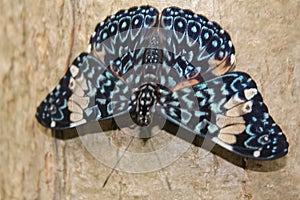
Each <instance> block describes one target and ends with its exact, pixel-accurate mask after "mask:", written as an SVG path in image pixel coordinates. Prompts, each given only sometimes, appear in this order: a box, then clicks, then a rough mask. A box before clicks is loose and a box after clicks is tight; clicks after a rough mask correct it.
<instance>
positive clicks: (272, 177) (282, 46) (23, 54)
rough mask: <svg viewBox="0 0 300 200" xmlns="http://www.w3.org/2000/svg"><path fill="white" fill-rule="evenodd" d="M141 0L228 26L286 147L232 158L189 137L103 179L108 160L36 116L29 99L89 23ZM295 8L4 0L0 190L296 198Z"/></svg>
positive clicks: (56, 195) (72, 52)
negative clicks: (154, 167)
mask: <svg viewBox="0 0 300 200" xmlns="http://www.w3.org/2000/svg"><path fill="white" fill-rule="evenodd" d="M141 4H150V5H153V6H155V7H156V8H158V9H159V10H162V9H163V8H165V7H167V6H170V5H176V6H179V7H182V8H189V9H192V10H193V11H195V12H196V13H201V14H204V15H206V16H207V17H208V18H209V19H210V20H213V21H217V22H218V23H220V24H221V25H222V27H223V28H224V29H226V30H227V31H228V32H229V33H230V35H231V37H232V40H233V43H234V44H235V47H236V55H237V68H236V70H239V71H244V72H247V73H249V74H250V75H251V76H252V77H253V79H254V80H256V82H257V84H258V87H259V89H260V91H261V93H262V94H263V97H264V100H265V103H266V104H267V105H268V107H269V110H270V113H271V115H272V116H273V118H274V119H275V121H276V122H277V123H278V124H279V125H280V126H281V127H282V129H283V131H284V133H285V134H286V135H287V137H288V141H289V143H290V149H289V150H290V152H289V154H288V155H287V156H286V157H284V158H282V159H279V160H275V161H265V162H262V161H260V162H258V161H251V160H249V159H248V160H242V159H241V160H238V158H237V160H236V159H235V157H233V158H230V156H227V157H226V156H224V157H223V156H222V155H221V154H222V153H221V154H220V155H218V154H213V153H209V152H206V150H204V149H202V148H199V147H196V146H192V147H191V148H190V149H189V150H188V151H187V152H186V153H185V154H183V156H182V157H181V158H180V159H178V160H176V162H174V163H172V164H171V165H169V166H168V167H166V168H164V170H159V171H156V172H150V173H143V174H130V173H124V172H118V171H116V172H115V173H114V174H113V175H112V176H111V178H110V180H109V182H108V183H107V185H106V187H105V188H102V184H103V182H104V180H105V179H106V177H107V175H108V174H109V172H110V170H111V169H110V168H109V167H106V166H105V165H103V164H101V163H100V162H99V161H98V160H96V159H95V158H93V156H91V155H90V154H89V153H88V151H86V150H85V148H84V147H83V145H82V143H81V140H80V138H78V137H75V138H72V139H68V140H62V139H57V138H55V137H53V133H52V132H51V130H49V129H45V128H43V127H42V126H41V125H39V124H38V123H37V121H36V120H35V117H34V114H35V111H36V106H37V105H38V104H39V103H40V101H41V100H42V99H43V98H44V97H45V95H46V94H47V93H48V92H49V91H51V90H52V89H53V87H54V86H55V85H56V84H57V82H58V80H59V79H60V77H61V76H62V75H63V73H64V71H65V69H66V67H67V66H68V65H69V63H70V62H71V61H72V60H73V59H74V58H75V56H76V55H78V54H79V53H80V52H82V51H84V50H86V47H87V44H88V42H89V38H90V35H91V34H92V33H93V30H94V27H95V26H96V24H97V23H98V22H100V21H101V20H103V19H104V18H105V17H106V16H107V15H111V14H113V13H115V12H116V11H118V10H119V9H126V8H129V7H131V6H133V5H141ZM299 13H300V4H299V1H295V0H290V1H288V0H285V1H284V0H272V1H257V2H256V1H236V0H227V1H221V0H220V1H218V0H214V1H200V0H192V1H178V0H170V1H168V2H165V1H155V2H151V1H142V0H140V1H119V0H116V1H111V2H108V1H104V0H99V1H68V0H65V1H64V0H56V1H31V0H27V1H9V0H7V1H4V0H1V6H0V20H1V21H0V39H1V42H0V63H1V67H0V79H1V83H2V84H1V89H0V96H1V99H0V106H1V113H0V119H1V120H0V121H1V135H0V160H1V162H2V163H1V165H0V189H1V190H0V199H297V198H299V195H300V192H299V191H300V165H299V163H300V162H299V152H300V151H299V150H300V148H299V144H300V143H299V137H297V135H298V134H299V128H300V120H299V110H300V106H299V95H300V93H299V90H300V89H299V88H300V85H299V83H300V82H299V79H300V75H299V74H300V70H299V69H300V68H299V64H300V55H299V52H300V40H299V35H300V28H299V27H300V18H299ZM63 134H66V133H63ZM240 163H242V164H241V165H242V166H244V167H241V165H240ZM166 180H168V181H169V183H170V185H171V189H169V188H168V184H167V181H166Z"/></svg>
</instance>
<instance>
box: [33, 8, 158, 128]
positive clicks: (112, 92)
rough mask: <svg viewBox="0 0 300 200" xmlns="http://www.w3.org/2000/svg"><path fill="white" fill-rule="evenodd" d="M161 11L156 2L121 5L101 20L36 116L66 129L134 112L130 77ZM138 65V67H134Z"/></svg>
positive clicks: (42, 120) (46, 123) (51, 126)
mask: <svg viewBox="0 0 300 200" xmlns="http://www.w3.org/2000/svg"><path fill="white" fill-rule="evenodd" d="M157 17H158V11H157V10H156V9H154V8H153V7H150V6H141V7H133V8H130V9H129V10H121V11H119V12H118V13H116V14H115V15H112V16H109V17H107V18H106V19H105V20H104V22H101V23H99V24H98V25H97V26H96V28H95V32H94V33H93V35H92V36H91V39H90V52H89V53H82V54H81V55H79V56H78V57H77V58H75V60H74V61H73V63H72V65H71V66H70V67H69V69H68V71H67V73H66V74H65V75H64V77H63V78H62V79H61V81H60V83H59V84H58V86H57V87H56V88H55V89H54V90H53V92H51V93H50V94H49V95H48V96H47V97H46V98H45V100H44V101H43V102H42V103H41V105H40V106H39V107H38V111H37V113H36V117H37V119H38V121H39V122H40V123H41V124H43V125H44V126H46V127H49V128H53V129H66V128H71V127H75V126H78V125H81V124H84V123H86V122H89V121H98V120H102V119H107V118H111V117H113V116H116V115H119V114H122V113H125V112H128V110H129V99H130V95H131V93H132V92H133V91H132V89H133V88H132V86H131V85H130V84H128V83H130V82H131V80H129V79H127V80H124V78H122V77H124V75H125V74H126V73H128V72H129V71H130V72H131V73H128V74H129V75H130V77H131V78H132V79H133V75H134V73H136V71H134V67H135V68H138V69H139V70H140V66H142V64H143V58H144V52H145V49H146V45H148V42H145V41H147V40H146V38H147V37H148V36H149V35H150V33H151V27H154V26H156V24H157V21H158V19H157ZM131 70H133V71H131Z"/></svg>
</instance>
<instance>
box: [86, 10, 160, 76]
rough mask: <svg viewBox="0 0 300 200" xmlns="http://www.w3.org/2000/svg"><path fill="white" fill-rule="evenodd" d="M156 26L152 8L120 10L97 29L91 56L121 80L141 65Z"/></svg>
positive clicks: (91, 40)
mask: <svg viewBox="0 0 300 200" xmlns="http://www.w3.org/2000/svg"><path fill="white" fill-rule="evenodd" d="M157 24H158V11H157V10H156V9H155V8H153V7H151V6H141V7H132V8H130V9H128V10H121V11H119V12H117V13H116V14H115V15H111V16H109V17H107V18H106V19H105V20H104V21H103V22H101V23H99V24H98V25H97V26H96V29H95V32H94V33H93V35H92V37H91V39H90V46H91V53H92V54H93V55H95V57H97V58H98V59H100V60H103V62H104V63H105V64H106V65H107V66H110V68H111V70H112V71H113V72H114V73H115V74H116V75H117V76H120V77H121V76H123V75H124V74H126V73H127V72H128V71H129V70H131V69H133V68H134V67H136V68H137V66H138V67H139V66H141V65H142V63H143V57H144V52H145V49H146V47H147V46H148V40H149V37H151V35H152V32H153V30H155V29H153V27H156V26H157ZM131 73H132V71H131Z"/></svg>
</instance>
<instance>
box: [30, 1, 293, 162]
mask: <svg viewBox="0 0 300 200" xmlns="http://www.w3.org/2000/svg"><path fill="white" fill-rule="evenodd" d="M89 47H90V51H89V52H87V53H81V54H80V55H79V56H78V57H76V58H75V60H74V61H73V63H72V64H71V66H70V67H69V68H68V71H67V72H66V74H65V75H64V76H63V77H62V79H61V80H60V82H59V84H58V85H57V86H56V87H55V89H54V90H53V91H52V92H51V93H49V94H48V96H47V97H46V98H45V99H44V100H43V102H42V103H41V104H40V106H39V107H38V108H37V113H36V118H37V120H38V121H39V122H40V123H41V124H42V125H44V126H45V127H48V128H51V129H67V128H71V127H76V126H79V125H82V124H85V123H88V122H92V121H100V120H104V119H108V118H113V117H115V116H118V115H123V114H125V113H129V114H130V116H131V118H132V120H133V121H134V122H135V123H136V124H137V125H139V126H148V125H149V124H150V123H151V122H152V116H153V113H154V112H155V113H159V114H160V115H161V116H162V117H164V118H165V119H166V120H169V121H171V122H172V123H175V124H177V125H179V126H181V127H183V128H184V129H186V130H188V131H190V132H192V133H194V134H196V135H199V136H202V137H206V138H209V139H210V140H211V141H213V142H214V143H217V144H218V145H220V146H222V147H223V148H225V149H228V150H229V151H232V152H234V153H236V154H239V155H241V156H244V157H249V158H254V159H275V158H279V157H282V156H284V155H285V154H287V152H288V143H287V141H286V137H285V135H284V134H283V133H282V130H281V129H280V127H279V126H278V125H277V124H276V123H275V122H274V120H273V118H272V117H271V116H270V115H269V114H268V108H267V107H266V105H265V104H264V103H263V99H262V96H261V94H260V92H259V91H258V89H257V86H256V84H255V82H254V81H253V80H252V78H251V77H250V76H249V75H248V74H246V73H244V72H231V71H232V69H233V68H234V67H235V55H234V53H235V49H234V46H233V44H232V42H231V39H230V36H229V34H228V33H227V32H226V31H225V30H223V29H222V28H221V27H220V26H219V25H218V24H217V23H215V22H211V21H209V20H208V19H207V18H206V17H204V16H202V15H198V14H195V13H193V12H192V11H190V10H184V9H180V8H177V7H169V8H166V9H164V10H163V11H162V12H161V14H159V12H158V10H156V9H155V8H153V7H151V6H140V7H132V8H130V9H128V10H121V11H119V12H117V13H116V14H114V15H111V16H109V17H107V18H106V19H105V20H104V21H103V22H101V23H99V24H98V25H97V26H96V29H95V32H94V33H93V35H92V36H91V39H90V46H89Z"/></svg>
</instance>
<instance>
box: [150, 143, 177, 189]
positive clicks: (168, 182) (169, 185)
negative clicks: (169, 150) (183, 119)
mask: <svg viewBox="0 0 300 200" xmlns="http://www.w3.org/2000/svg"><path fill="white" fill-rule="evenodd" d="M150 145H151V148H152V150H153V151H154V153H155V155H156V157H157V160H158V163H159V165H160V167H161V170H162V171H163V173H164V175H165V177H166V182H167V185H168V188H169V190H170V191H171V190H172V187H171V183H170V181H169V179H168V176H167V173H166V171H165V169H164V168H163V166H162V164H161V160H160V158H159V156H158V154H157V153H156V150H155V148H154V146H153V143H152V141H151V139H150Z"/></svg>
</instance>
